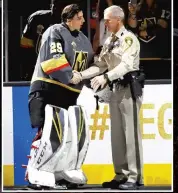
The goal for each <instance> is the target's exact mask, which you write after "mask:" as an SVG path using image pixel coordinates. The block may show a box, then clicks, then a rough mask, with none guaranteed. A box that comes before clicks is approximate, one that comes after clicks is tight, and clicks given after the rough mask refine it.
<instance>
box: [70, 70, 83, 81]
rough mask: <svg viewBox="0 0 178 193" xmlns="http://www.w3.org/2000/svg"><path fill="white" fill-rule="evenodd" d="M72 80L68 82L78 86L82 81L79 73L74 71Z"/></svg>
mask: <svg viewBox="0 0 178 193" xmlns="http://www.w3.org/2000/svg"><path fill="white" fill-rule="evenodd" d="M72 74H73V76H72V79H71V80H70V83H71V84H78V83H79V82H81V81H82V76H81V74H80V72H77V71H76V70H73V71H72Z"/></svg>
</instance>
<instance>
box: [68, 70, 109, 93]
mask: <svg viewBox="0 0 178 193" xmlns="http://www.w3.org/2000/svg"><path fill="white" fill-rule="evenodd" d="M72 74H73V76H72V78H71V80H70V83H71V84H78V83H80V82H81V81H82V80H83V77H82V72H78V71H76V70H73V71H72ZM108 81H109V79H108V78H106V76H105V75H100V76H95V77H94V78H92V79H91V80H90V82H91V83H90V84H91V88H92V89H93V90H94V92H96V91H97V90H98V89H99V88H101V89H103V88H104V87H105V86H106V85H107V84H108Z"/></svg>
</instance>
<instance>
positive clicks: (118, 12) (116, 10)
mask: <svg viewBox="0 0 178 193" xmlns="http://www.w3.org/2000/svg"><path fill="white" fill-rule="evenodd" d="M106 13H111V15H112V16H113V17H120V18H121V19H122V20H124V18H125V14H124V11H123V9H122V8H121V7H120V6H117V5H112V6H110V7H108V8H106V9H105V10H104V14H106Z"/></svg>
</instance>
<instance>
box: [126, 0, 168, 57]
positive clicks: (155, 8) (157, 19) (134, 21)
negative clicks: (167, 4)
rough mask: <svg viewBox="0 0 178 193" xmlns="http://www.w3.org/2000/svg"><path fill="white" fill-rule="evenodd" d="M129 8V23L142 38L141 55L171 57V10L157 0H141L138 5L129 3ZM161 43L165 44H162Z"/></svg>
mask: <svg viewBox="0 0 178 193" xmlns="http://www.w3.org/2000/svg"><path fill="white" fill-rule="evenodd" d="M128 9H129V15H128V25H129V27H130V28H131V30H132V31H133V32H134V33H136V34H137V35H138V38H139V39H140V46H141V57H142V58H149V57H153V58H155V57H156V58H158V57H159V58H160V57H169V56H170V52H169V50H170V47H169V42H170V39H169V38H168V37H169V30H168V28H169V21H170V11H169V10H167V9H164V8H162V7H161V5H160V4H158V3H157V1H156V0H141V1H140V2H139V3H138V4H137V5H132V4H131V3H129V6H128ZM161 43H164V45H165V46H160V45H161ZM162 48H163V49H162Z"/></svg>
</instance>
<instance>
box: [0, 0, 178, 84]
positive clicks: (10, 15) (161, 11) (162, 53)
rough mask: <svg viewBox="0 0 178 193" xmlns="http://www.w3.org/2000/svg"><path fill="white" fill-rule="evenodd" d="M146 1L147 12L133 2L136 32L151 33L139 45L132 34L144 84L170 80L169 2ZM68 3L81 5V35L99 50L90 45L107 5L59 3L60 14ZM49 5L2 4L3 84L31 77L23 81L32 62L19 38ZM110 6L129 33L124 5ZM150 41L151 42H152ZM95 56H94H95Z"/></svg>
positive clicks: (35, 1) (34, 0) (87, 0)
mask: <svg viewBox="0 0 178 193" xmlns="http://www.w3.org/2000/svg"><path fill="white" fill-rule="evenodd" d="M148 1H149V0H148ZM150 1H153V3H154V4H155V5H154V6H152V7H151V8H148V7H146V6H145V4H146V2H147V0H140V1H139V0H138V1H137V3H138V4H139V3H141V4H142V8H141V9H140V12H139V13H138V20H139V19H140V20H139V22H140V24H139V25H140V26H139V27H140V29H141V27H145V29H146V30H147V28H149V30H150V29H151V30H152V31H151V33H150V34H151V35H149V37H147V39H146V40H145V41H143V38H140V37H139V33H138V31H137V32H135V31H133V32H134V33H136V34H137V35H138V38H139V40H140V43H141V59H140V62H141V65H142V67H143V68H144V71H145V73H146V79H147V80H156V79H171V17H172V15H171V11H172V10H171V1H170V0H156V1H155V0H150ZM71 3H78V4H80V5H81V7H82V9H83V12H84V17H85V20H86V22H85V24H84V26H83V28H82V31H83V32H84V34H85V35H86V36H87V37H88V38H89V39H90V41H91V43H92V45H93V47H97V46H98V47H101V45H100V43H98V45H94V43H93V41H94V38H97V28H98V26H99V25H100V21H101V19H102V17H103V15H102V13H103V10H104V9H105V8H106V7H107V6H108V1H107V0H61V2H60V5H61V11H62V9H63V8H64V7H65V6H66V5H68V4H71ZM50 4H51V0H31V1H27V0H25V1H24V0H18V3H16V2H15V1H10V0H4V1H3V16H4V17H3V36H4V42H3V72H4V77H3V80H4V82H19V81H30V79H31V75H29V76H28V77H25V75H24V73H23V71H24V69H25V68H26V67H27V65H32V66H33V67H34V66H35V61H34V60H33V61H30V59H29V60H28V59H27V58H24V57H26V56H25V55H24V54H23V49H24V48H22V46H21V44H20V42H21V38H22V34H23V31H24V28H25V26H26V24H27V19H28V17H29V16H30V15H31V14H32V13H34V12H36V11H38V10H50ZM112 4H117V5H120V6H121V7H123V9H124V11H125V14H126V21H125V24H126V26H127V27H128V29H129V30H132V29H131V28H130V27H129V26H128V24H127V16H128V1H127V0H113V1H112ZM1 10H2V6H1ZM145 10H146V11H145ZM144 13H145V15H144ZM146 13H148V14H146ZM160 18H162V19H164V20H165V21H166V27H164V28H161V30H160V26H159V27H158V24H157V21H158V19H160ZM176 23H177V22H176ZM39 24H40V23H39ZM158 28H159V29H158ZM100 30H101V29H100ZM101 33H103V34H105V33H106V32H101V31H100V33H99V34H101ZM152 38H153V39H154V40H153V41H152ZM100 41H101V40H100ZM95 42H96V41H95ZM97 52H98V51H97ZM97 52H96V54H98V53H97ZM27 60H28V61H27ZM24 61H26V62H24ZM29 63H30V64H29Z"/></svg>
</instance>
